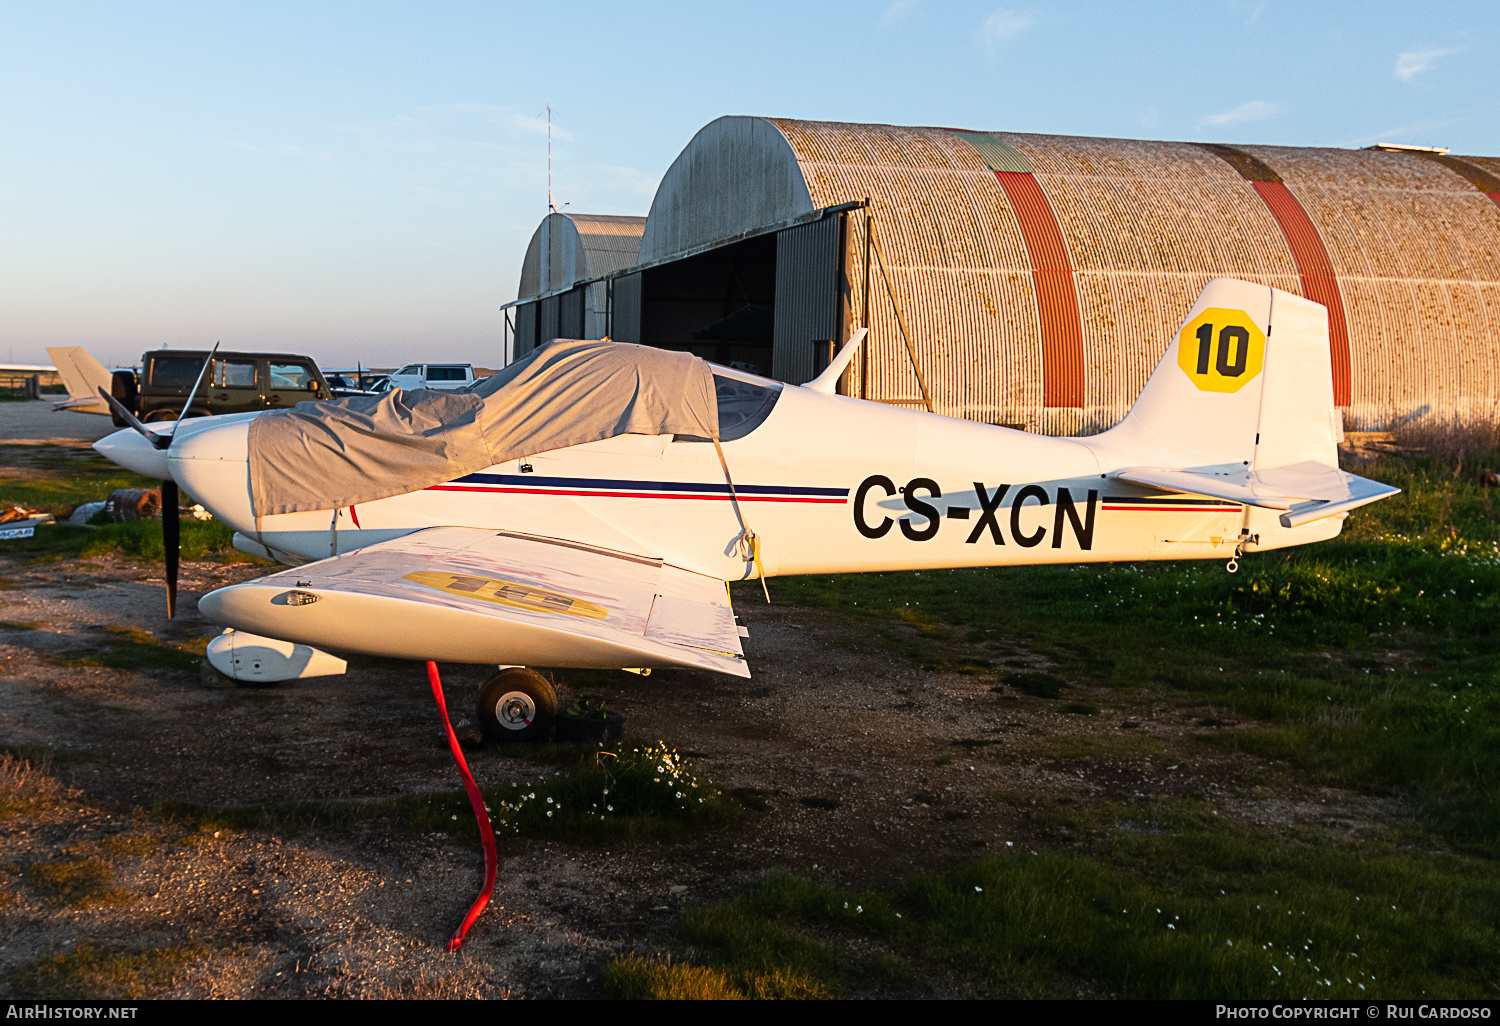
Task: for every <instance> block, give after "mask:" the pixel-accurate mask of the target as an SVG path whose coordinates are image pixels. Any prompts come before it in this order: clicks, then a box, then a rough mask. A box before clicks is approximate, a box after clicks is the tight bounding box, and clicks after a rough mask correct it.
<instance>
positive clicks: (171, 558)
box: [161, 481, 182, 620]
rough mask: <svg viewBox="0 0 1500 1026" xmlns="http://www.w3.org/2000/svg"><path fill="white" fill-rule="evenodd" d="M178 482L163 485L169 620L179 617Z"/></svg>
mask: <svg viewBox="0 0 1500 1026" xmlns="http://www.w3.org/2000/svg"><path fill="white" fill-rule="evenodd" d="M177 500H178V496H177V482H176V481H163V482H162V483H161V543H162V548H163V549H164V550H165V554H166V562H167V619H168V620H170V619H172V618H173V617H175V616H176V615H177V559H178V555H179V553H180V551H181V547H182V536H181V526H182V525H181V524H180V523H179V521H178V514H177V506H178V501H177Z"/></svg>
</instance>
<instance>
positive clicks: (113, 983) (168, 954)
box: [11, 940, 204, 1001]
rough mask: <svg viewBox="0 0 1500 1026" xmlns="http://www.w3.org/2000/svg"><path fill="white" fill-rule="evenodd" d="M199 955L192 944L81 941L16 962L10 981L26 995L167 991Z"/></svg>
mask: <svg viewBox="0 0 1500 1026" xmlns="http://www.w3.org/2000/svg"><path fill="white" fill-rule="evenodd" d="M203 955H204V952H203V951H202V950H201V949H199V948H195V947H191V946H179V947H162V948H124V947H115V946H111V945H107V944H104V943H101V942H99V941H94V940H86V941H82V942H80V943H79V944H78V945H76V946H75V947H74V948H73V949H72V950H71V951H68V952H64V953H59V954H55V955H49V956H47V957H46V958H42V959H39V960H38V961H35V962H31V963H29V964H27V965H24V966H21V967H20V968H19V969H16V970H15V971H14V972H12V973H11V985H12V987H14V988H15V992H16V996H17V997H19V998H22V999H26V1000H54V1001H56V1000H87V999H93V1000H98V999H114V1000H120V999H127V1000H134V999H139V998H149V997H155V996H157V995H158V994H162V993H164V992H165V991H168V990H170V989H171V987H172V983H173V978H174V976H175V975H176V973H177V972H178V971H179V970H180V969H181V968H182V967H183V966H185V965H188V964H190V963H192V962H195V961H197V960H198V959H199V958H201V957H203Z"/></svg>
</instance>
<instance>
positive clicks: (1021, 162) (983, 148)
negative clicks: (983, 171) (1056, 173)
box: [953, 132, 1036, 175]
mask: <svg viewBox="0 0 1500 1026" xmlns="http://www.w3.org/2000/svg"><path fill="white" fill-rule="evenodd" d="M953 134H954V135H956V136H958V137H959V138H960V139H962V140H963V141H964V142H966V143H968V144H969V145H970V146H972V147H974V148H975V149H976V150H978V151H979V155H980V156H981V157H983V158H984V162H985V163H986V164H988V165H989V169H990V170H991V171H1020V172H1023V173H1025V174H1028V175H1029V174H1031V173H1032V171H1034V170H1036V169H1035V168H1033V167H1032V166H1031V161H1029V160H1027V159H1026V156H1025V155H1024V154H1023V153H1022V152H1021V151H1020V150H1018V149H1016V148H1015V147H1014V146H1012V145H1011V144H1010V143H1008V142H1006V141H1005V140H1004V139H1002V138H1000V137H999V136H998V135H991V134H990V133H989V132H954V133H953Z"/></svg>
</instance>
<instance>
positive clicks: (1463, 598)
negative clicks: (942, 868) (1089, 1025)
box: [601, 431, 1500, 999]
mask: <svg viewBox="0 0 1500 1026" xmlns="http://www.w3.org/2000/svg"><path fill="white" fill-rule="evenodd" d="M1476 439H1477V441H1476ZM1418 441H1419V442H1420V443H1421V444H1424V445H1425V446H1426V448H1427V451H1428V453H1429V454H1431V455H1428V456H1426V457H1422V458H1389V459H1385V460H1383V461H1382V462H1380V463H1378V464H1375V465H1374V466H1366V467H1364V468H1361V469H1360V470H1359V473H1361V474H1363V475H1365V476H1369V477H1374V478H1377V479H1380V480H1384V481H1387V482H1390V483H1392V484H1395V485H1397V486H1399V487H1401V488H1402V489H1403V493H1402V494H1401V495H1400V496H1398V497H1396V498H1394V499H1391V500H1387V501H1384V502H1381V503H1377V504H1375V505H1373V506H1371V507H1366V508H1365V509H1363V510H1360V511H1357V512H1356V513H1354V514H1353V515H1351V517H1350V519H1349V521H1348V522H1347V524H1346V526H1345V529H1344V532H1343V535H1342V536H1341V537H1340V538H1338V539H1336V540H1334V541H1331V542H1328V543H1323V544H1320V545H1315V546H1310V547H1307V548H1303V549H1293V550H1286V551H1281V552H1272V553H1263V554H1251V555H1250V556H1248V557H1246V558H1244V559H1243V560H1242V561H1241V570H1240V572H1239V573H1238V574H1236V575H1230V574H1228V573H1226V572H1225V571H1224V568H1223V567H1222V565H1220V564H1219V563H1203V562H1194V563H1188V562H1182V563H1147V564H1136V565H1103V566H1100V565H1093V566H1077V567H1022V568H1008V569H997V570H954V571H925V572H922V573H902V574H867V575H858V576H846V577H837V578H829V577H803V578H789V579H783V580H781V581H779V582H778V588H777V591H778V594H777V598H778V600H779V601H782V602H786V603H789V604H793V605H805V606H820V607H823V608H826V609H831V610H836V611H839V612H841V613H842V614H843V615H845V616H846V617H848V618H849V619H851V620H852V621H855V622H856V624H857V625H858V626H859V627H860V629H861V632H862V634H868V635H869V636H871V637H877V638H886V639H889V640H888V642H887V643H888V644H889V647H892V648H893V649H898V650H904V651H905V652H906V653H907V654H908V655H909V657H910V658H912V659H913V660H914V661H916V662H918V663H920V664H921V665H923V666H925V667H929V668H932V669H937V670H942V671H945V672H959V671H958V670H957V667H958V666H959V665H962V664H963V661H964V660H965V659H966V658H968V659H969V663H968V665H970V666H972V667H976V668H977V667H979V666H985V665H988V666H994V667H995V668H994V669H992V670H991V671H990V673H991V674H992V675H993V679H994V682H995V684H994V688H993V690H995V691H996V692H999V693H1000V694H1002V695H1005V696H1007V697H1014V696H1015V695H1016V694H1018V693H1019V694H1024V695H1028V696H1031V697H1032V698H1038V699H1043V700H1058V699H1063V697H1064V695H1065V694H1066V692H1067V690H1068V689H1069V688H1091V689H1095V692H1096V693H1097V689H1101V688H1104V689H1112V690H1113V691H1115V693H1116V695H1117V698H1116V699H1115V700H1114V701H1110V702H1106V703H1104V704H1108V705H1117V704H1118V705H1124V706H1127V707H1130V706H1135V707H1142V706H1144V705H1146V704H1164V705H1168V706H1173V705H1175V706H1177V707H1178V708H1179V709H1181V710H1182V711H1184V712H1186V713H1188V714H1189V715H1190V716H1192V717H1193V718H1195V719H1196V720H1197V722H1198V723H1199V724H1200V725H1202V726H1210V727H1223V728H1232V729H1219V730H1214V731H1213V732H1212V733H1208V734H1203V735H1197V736H1190V737H1188V738H1186V739H1183V740H1182V741H1180V742H1174V744H1178V745H1179V746H1180V744H1181V743H1186V744H1189V745H1193V744H1200V745H1206V746H1214V747H1218V748H1220V749H1226V750H1229V751H1232V752H1237V753H1240V754H1242V755H1243V756H1244V757H1245V758H1246V759H1247V760H1248V762H1243V763H1240V764H1239V765H1241V766H1243V767H1247V769H1248V772H1249V775H1250V777H1251V778H1252V779H1250V780H1248V781H1245V780H1241V781H1239V782H1238V783H1236V785H1235V786H1236V787H1246V788H1249V791H1250V792H1257V788H1256V786H1255V779H1256V774H1257V772H1258V773H1260V774H1261V778H1263V780H1272V779H1278V780H1284V779H1296V780H1297V781H1298V783H1299V784H1302V785H1306V784H1332V785H1338V786H1341V787H1345V788H1350V789H1354V790H1357V791H1363V792H1365V793H1368V794H1373V795H1395V796H1400V797H1402V798H1404V799H1405V802H1404V805H1403V806H1398V808H1401V807H1404V808H1407V809H1411V810H1414V811H1415V813H1416V815H1417V817H1418V820H1417V822H1410V821H1406V820H1399V819H1398V820H1397V821H1395V822H1393V823H1390V824H1386V825H1378V824H1373V825H1372V824H1366V825H1365V826H1364V828H1362V829H1361V831H1360V833H1359V834H1358V837H1359V840H1358V841H1357V842H1354V843H1351V842H1349V841H1346V840H1337V839H1330V837H1329V835H1326V834H1324V833H1323V832H1321V830H1320V828H1317V827H1313V826H1306V827H1282V828H1277V829H1274V830H1273V829H1268V828H1259V827H1255V828H1252V827H1248V826H1243V825H1237V824H1235V823H1232V822H1230V821H1229V819H1228V817H1223V816H1219V815H1216V814H1215V810H1214V809H1213V808H1212V807H1211V806H1209V805H1207V804H1206V803H1202V802H1198V801H1196V800H1194V799H1172V800H1169V799H1147V798H1142V799H1139V800H1137V801H1135V802H1132V803H1128V804H1127V803H1118V802H1108V801H1102V800H1093V799H1060V798H1057V797H1056V796H1048V795H1046V794H1041V793H1039V794H1036V795H1026V796H1021V797H1019V798H1016V800H1015V801H1014V803H1013V804H1014V806H1015V808H1016V809H1018V810H1020V812H1021V813H1023V814H1024V815H1026V816H1027V817H1028V819H1029V823H1028V830H1029V832H1030V834H1031V835H1032V836H1036V837H1038V838H1041V839H1043V842H1044V843H1046V844H1047V845H1048V846H1049V850H1047V851H1043V852H1042V853H1041V854H1035V853H1034V852H1032V851H1031V850H1030V848H1024V849H1023V848H1021V847H1015V848H1008V849H1006V852H1005V854H1004V855H1003V856H1002V857H1000V858H993V859H988V860H985V861H982V862H978V863H974V864H971V865H967V866H964V867H962V868H960V869H958V870H955V871H953V872H950V873H945V874H935V875H928V876H923V877H920V878H917V879H915V880H911V881H909V882H907V883H906V884H904V885H900V886H895V887H891V888H886V889H870V888H867V889H840V888H834V887H829V886H826V885H823V884H821V883H817V882H815V881H809V880H804V879H798V878H795V877H791V876H778V877H774V878H772V879H770V880H767V881H766V882H765V883H763V884H762V885H760V886H759V887H757V888H756V889H754V890H752V891H751V892H750V893H749V894H747V895H745V896H743V897H741V898H738V899H736V900H733V901H728V902H719V903H715V904H712V905H706V906H702V907H700V908H697V909H693V910H690V911H689V912H687V913H685V914H684V915H683V917H682V918H681V920H680V922H679V924H678V936H677V944H676V946H675V948H674V950H675V951H676V952H677V953H678V957H677V959H676V960H675V961H672V960H667V959H662V958H657V959H654V960H653V959H651V958H647V957H643V956H631V957H629V958H622V959H618V960H616V961H615V962H614V963H612V964H611V965H610V967H609V968H608V970H607V971H606V973H605V974H604V975H603V976H602V977H601V980H602V986H603V989H604V991H605V993H607V994H611V995H614V996H620V997H626V996H671V995H674V994H677V993H701V994H702V996H711V992H717V993H725V994H728V995H730V996H754V995H757V994H767V995H781V994H788V993H789V991H788V990H787V987H788V985H789V984H788V982H787V981H794V983H795V986H796V987H798V988H801V990H800V992H801V993H802V994H803V995H805V996H823V995H832V996H841V995H851V994H856V993H857V994H864V995H867V996H868V995H871V994H889V995H894V996H901V995H906V994H923V993H957V994H984V995H1007V996H1023V997H1074V996H1080V995H1086V996H1122V997H1158V998H1161V997H1168V998H1200V999H1203V998H1215V999H1226V998H1238V997H1243V998H1262V999H1264V998H1302V997H1314V998H1316V997H1324V998H1329V997H1334V998H1340V997H1342V998H1360V999H1363V998H1367V997H1374V996H1377V995H1378V996H1381V997H1391V998H1394V997H1403V998H1420V997H1423V996H1427V997H1439V996H1441V997H1453V998H1493V997H1494V996H1495V994H1496V992H1497V989H1500V982H1497V979H1496V977H1495V974H1494V966H1495V965H1496V964H1500V931H1497V929H1496V926H1495V924H1496V923H1497V922H1500V866H1497V862H1496V858H1497V856H1500V726H1497V723H1500V718H1497V716H1496V713H1497V712H1500V659H1497V657H1500V618H1497V616H1496V614H1497V612H1500V496H1497V490H1491V489H1488V488H1484V487H1482V486H1481V484H1480V474H1481V473H1482V472H1483V471H1486V470H1490V469H1493V468H1496V467H1500V451H1496V446H1497V444H1500V433H1497V432H1493V431H1492V432H1489V433H1488V434H1483V437H1480V435H1473V437H1470V436H1465V437H1464V438H1463V439H1458V440H1453V439H1446V440H1445V439H1444V438H1440V437H1435V438H1429V439H1420V440H1418ZM1017 644H1019V645H1020V647H1021V648H1023V649H1025V652H1018V651H1017V649H1016V647H1015V646H1016V645H1017ZM965 650H967V651H968V655H967V656H966V655H965ZM1008 655H1011V656H1014V655H1025V656H1026V658H1024V659H1017V658H1009V659H1007V658H1006V656H1008ZM1038 657H1042V658H1043V659H1044V660H1045V662H1046V663H1047V664H1049V665H1047V666H1046V669H1045V672H1043V671H1042V670H1040V669H1039V668H1038V665H1037V664H1038V662H1039V660H1038ZM1056 708H1057V709H1058V711H1064V712H1072V713H1075V714H1078V715H1080V716H1087V715H1093V714H1095V713H1097V712H1098V711H1099V709H1098V700H1097V699H1091V700H1089V701H1084V700H1081V699H1080V700H1077V701H1068V700H1064V701H1063V702H1060V703H1059V705H1058V706H1057V707H1056ZM1127 725H1130V726H1134V725H1136V724H1134V723H1127V724H1122V725H1121V726H1122V727H1124V726H1127ZM959 747H963V748H970V747H974V746H970V745H968V744H966V743H965V742H964V741H958V742H954V744H953V745H951V746H949V747H946V748H944V749H943V751H942V752H941V753H940V755H939V762H940V763H941V762H943V761H945V760H946V761H953V759H954V757H955V756H956V754H957V749H958V748H959ZM1162 754H1163V741H1161V740H1158V739H1156V738H1153V737H1149V736H1144V735H1142V734H1141V733H1139V732H1135V731H1124V730H1121V731H1120V732H1118V733H1115V732H1107V733H1103V734H1074V735H1065V736H1061V737H1051V738H1049V739H1047V740H1046V742H1045V744H1044V745H1042V746H1040V747H1038V748H1037V749H1036V750H1035V751H1032V752H1031V755H1032V756H1033V757H1036V758H1040V759H1043V760H1047V761H1062V762H1070V761H1071V762H1079V761H1083V762H1087V761H1110V760H1117V761H1140V760H1145V759H1149V758H1152V757H1156V756H1160V755H1162ZM1010 797H1011V798H1015V796H1010ZM997 800H998V799H997ZM1005 800H1007V801H1009V800H1010V798H1007V799H1005ZM1387 808H1390V806H1387ZM694 988H696V991H695V990H694Z"/></svg>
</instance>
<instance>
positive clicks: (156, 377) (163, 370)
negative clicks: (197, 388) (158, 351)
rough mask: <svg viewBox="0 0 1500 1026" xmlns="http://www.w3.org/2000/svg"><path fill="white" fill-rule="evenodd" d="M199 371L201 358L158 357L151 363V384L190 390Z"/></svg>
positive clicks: (201, 367) (201, 363)
mask: <svg viewBox="0 0 1500 1026" xmlns="http://www.w3.org/2000/svg"><path fill="white" fill-rule="evenodd" d="M201 370H203V357H201V356H158V357H155V358H153V359H152V361H151V384H153V385H165V386H167V387H172V386H174V385H176V386H181V387H183V388H192V387H193V382H195V381H197V380H198V373H199V372H200V371H201Z"/></svg>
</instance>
